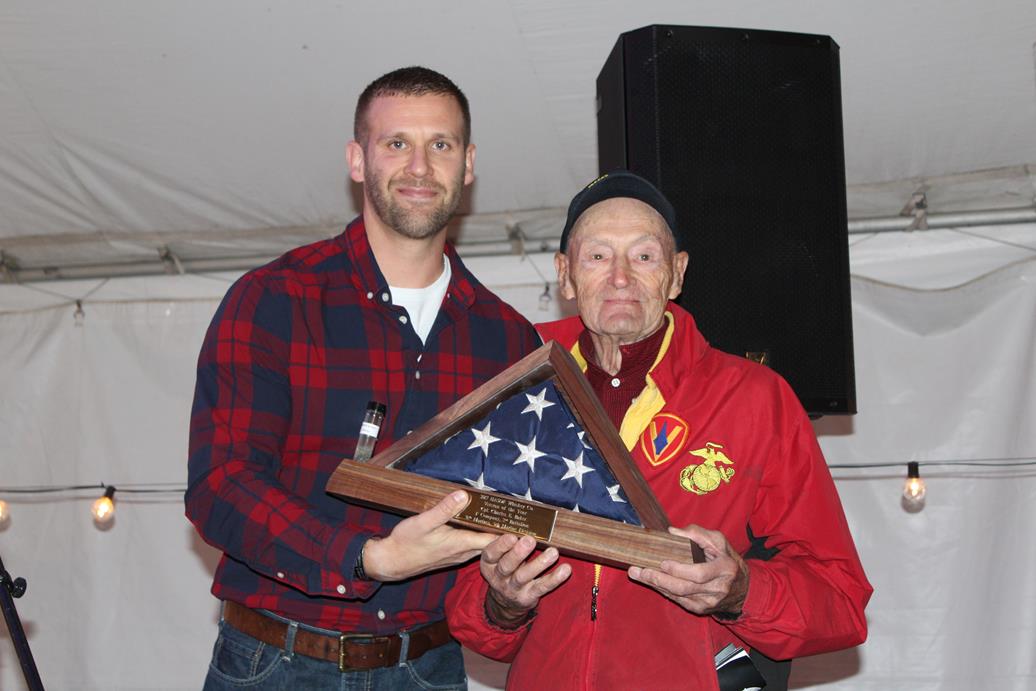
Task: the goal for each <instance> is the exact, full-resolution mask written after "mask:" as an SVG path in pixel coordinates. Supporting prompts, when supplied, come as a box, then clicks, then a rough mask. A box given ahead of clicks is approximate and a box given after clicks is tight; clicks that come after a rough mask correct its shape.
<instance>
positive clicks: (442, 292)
mask: <svg viewBox="0 0 1036 691" xmlns="http://www.w3.org/2000/svg"><path fill="white" fill-rule="evenodd" d="M451 274H452V270H451V269H450V260H449V259H447V258H446V255H445V254H444V255H442V273H441V274H440V275H439V278H437V279H435V281H433V282H432V284H431V285H429V286H426V287H424V288H397V287H396V286H393V285H390V286H389V291H390V292H391V293H392V304H393V305H399V306H400V307H402V308H404V309H405V310H406V313H407V315H408V316H409V317H410V324H411V326H413V327H414V331H416V332H417V335H418V337H419V338H420V339H421V343H424V342H425V339H427V338H428V332H429V331H431V330H432V325H433V324H435V318H436V317H437V316H438V314H439V307H441V306H442V299H443V298H444V297H446V289H447V288H448V287H449V285H450V275H451Z"/></svg>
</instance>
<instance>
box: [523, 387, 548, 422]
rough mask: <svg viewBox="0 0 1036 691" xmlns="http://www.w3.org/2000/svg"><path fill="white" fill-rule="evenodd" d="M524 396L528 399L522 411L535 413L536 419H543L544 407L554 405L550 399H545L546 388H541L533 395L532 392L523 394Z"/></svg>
mask: <svg viewBox="0 0 1036 691" xmlns="http://www.w3.org/2000/svg"><path fill="white" fill-rule="evenodd" d="M525 397H526V398H528V399H529V405H527V406H525V410H523V411H522V413H523V414H524V413H528V412H533V413H536V419H537V420H543V409H544V408H549V407H550V406H552V405H554V403H553V402H552V401H548V400H547V390H546V389H542V390H541V391H540V392H539V393H538V394H536V395H535V396H533V395H532V394H525Z"/></svg>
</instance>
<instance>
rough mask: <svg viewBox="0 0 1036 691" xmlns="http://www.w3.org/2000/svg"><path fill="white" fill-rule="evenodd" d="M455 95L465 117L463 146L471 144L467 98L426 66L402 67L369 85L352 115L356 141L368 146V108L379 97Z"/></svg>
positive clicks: (447, 79)
mask: <svg viewBox="0 0 1036 691" xmlns="http://www.w3.org/2000/svg"><path fill="white" fill-rule="evenodd" d="M428 94H432V95H437V96H452V97H453V98H454V99H455V100H456V101H457V105H459V106H460V112H461V113H462V114H463V115H464V145H465V146H467V145H468V142H470V141H471V110H470V109H469V108H468V98H467V96H465V95H464V92H463V91H461V90H460V87H458V86H457V85H456V84H454V83H453V82H452V81H450V79H449V78H448V77H447V76H446V75H443V74H439V73H438V72H436V71H435V70H430V69H428V68H427V67H420V66H417V65H414V66H412V67H401V68H399V69H398V70H393V71H391V72H389V73H388V74H384V75H382V76H380V77H378V78H377V79H375V80H374V81H373V82H371V83H370V84H368V85H367V88H366V89H364V90H363V93H362V94H360V98H359V99H357V101H356V113H355V115H354V116H353V138H354V139H356V141H358V142H360V144H363V145H366V143H367V135H368V129H367V109H368V108H369V107H370V103H371V101H373V100H374V99H375V98H377V97H378V96H426V95H428Z"/></svg>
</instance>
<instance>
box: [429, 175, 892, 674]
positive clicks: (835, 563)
mask: <svg viewBox="0 0 1036 691" xmlns="http://www.w3.org/2000/svg"><path fill="white" fill-rule="evenodd" d="M674 227H675V212H674V211H673V208H672V206H671V205H670V204H669V202H668V201H667V200H666V199H665V197H664V196H663V195H662V194H661V193H660V192H659V191H658V190H657V189H655V188H654V187H653V186H652V185H651V184H650V183H649V182H647V181H646V180H644V179H643V178H640V177H638V176H636V175H633V174H632V173H628V172H625V171H617V172H614V173H610V174H608V175H605V176H602V177H601V178H598V179H597V180H595V181H594V182H592V183H591V184H590V185H588V186H587V187H586V188H585V189H584V190H582V191H581V192H580V193H579V194H578V195H576V197H575V198H574V199H573V200H572V204H571V205H570V207H569V212H568V221H567V223H566V225H565V229H564V232H563V234H562V238H561V252H559V253H558V254H557V256H556V257H555V265H556V268H557V272H558V282H559V286H560V289H561V293H562V295H564V296H565V297H566V298H568V299H572V298H574V299H575V300H576V304H577V306H578V310H579V316H578V317H572V318H569V319H564V320H561V321H558V322H553V323H549V324H543V325H540V326H539V327H538V328H539V331H540V333H541V335H542V336H543V338H544V340H548V339H554V340H556V341H558V342H559V343H560V344H561V345H562V346H564V347H565V348H568V349H570V351H571V353H572V355H573V356H574V357H575V359H576V361H577V362H578V363H579V364H580V365H581V366H582V367H583V369H584V371H585V374H586V377H587V379H588V380H589V382H590V384H591V387H592V388H593V389H594V391H595V393H596V394H597V395H598V397H599V398H600V399H601V402H602V403H603V405H604V408H605V410H606V411H607V412H608V414H609V416H610V417H611V419H612V421H613V422H614V423H615V425H616V427H617V428H618V429H619V433H620V436H621V437H622V439H623V440H624V441H625V443H626V446H627V447H628V448H629V449H630V451H631V453H632V456H633V458H634V461H635V462H636V464H637V466H638V467H639V469H640V471H641V473H642V474H643V475H644V477H645V479H646V480H647V482H648V483H649V485H650V486H651V488H652V491H653V492H654V493H655V495H656V497H657V498H658V500H659V502H660V503H661V505H662V506H663V507H664V509H665V510H666V512H667V513H668V515H669V517H670V520H671V521H672V523H673V524H674V525H680V526H685V527H684V528H682V529H676V528H674V529H672V532H673V533H675V534H678V535H682V536H685V537H687V538H690V539H691V540H693V541H695V542H697V543H698V544H699V545H701V546H702V547H703V548H704V551H705V554H706V561H705V562H704V563H697V564H695V563H692V561H691V557H690V553H689V552H688V555H687V559H686V561H667V562H664V563H663V564H662V565H661V568H659V569H647V568H638V567H631V568H630V569H628V571H622V570H619V569H615V568H611V567H607V566H601V565H598V564H591V563H588V562H584V561H579V560H575V559H567V558H566V559H561V560H560V564H557V565H556V566H555V564H556V563H557V562H558V559H559V557H558V554H557V551H556V550H555V549H554V548H550V549H547V550H545V551H543V552H536V551H535V542H534V540H533V539H532V538H530V537H522V538H520V539H519V538H518V537H517V536H514V535H505V536H502V537H500V538H498V539H497V540H496V541H495V542H494V543H492V544H491V545H490V546H489V547H487V548H486V549H485V551H484V552H483V553H482V557H481V559H480V561H479V562H478V563H477V564H473V565H471V566H470V567H468V568H467V569H466V570H464V571H463V572H462V573H461V575H460V577H459V579H458V583H457V586H456V587H455V588H454V589H453V590H452V591H451V592H450V594H449V596H448V598H447V616H448V619H449V623H450V629H451V631H452V633H453V634H454V636H455V637H456V638H458V639H459V640H460V641H461V642H462V643H463V644H465V645H466V646H468V647H470V648H472V649H474V650H476V651H478V652H480V653H482V654H484V655H487V656H489V657H492V658H495V659H498V660H504V661H508V662H511V668H510V672H509V675H508V681H507V686H508V688H515V689H543V688H559V689H560V688H564V689H609V688H614V689H632V688H646V689H647V688H649V689H669V688H679V689H716V688H719V682H718V680H717V673H716V670H715V664H714V657H715V655H716V653H717V652H719V651H720V650H722V649H724V648H726V647H727V646H728V644H733V645H734V646H735V647H738V648H743V649H745V650H746V651H752V652H753V653H756V654H758V653H761V654H763V655H765V656H768V658H773V659H777V660H786V659H790V658H793V657H797V656H801V655H811V654H814V653H821V652H826V651H831V650H836V649H839V648H846V647H849V646H854V645H858V644H859V643H861V642H862V641H863V640H864V639H865V638H866V634H867V624H866V619H865V617H864V606H865V605H866V603H867V601H868V599H869V598H870V595H871V592H872V589H871V586H870V584H869V583H868V582H867V578H866V576H865V574H864V572H863V568H862V566H861V564H860V561H859V557H858V556H857V553H856V548H855V546H854V544H853V540H852V536H851V535H850V533H849V528H848V525H847V523H846V520H845V515H844V513H843V511H842V507H841V503H840V501H839V499H838V494H837V492H836V491H835V487H834V483H833V482H832V480H831V475H830V472H829V471H828V468H827V465H826V463H825V461H824V458H823V455H822V454H821V451H820V448H819V446H818V444H817V440H816V436H815V434H814V432H813V429H812V426H811V425H810V423H809V420H808V418H807V416H806V414H805V412H804V411H803V409H802V407H801V405H800V404H799V402H798V399H797V398H796V396H795V394H794V393H793V392H792V390H791V389H790V387H789V386H788V385H787V383H786V382H785V381H784V380H783V379H782V378H781V377H780V376H779V375H777V374H776V373H774V372H773V371H771V370H770V369H768V368H766V367H764V366H762V365H758V364H756V363H753V362H750V361H748V360H745V359H743V358H738V357H734V356H732V355H728V354H726V353H723V352H720V351H718V350H715V349H713V348H711V347H710V346H709V344H708V343H707V342H706V341H705V339H704V338H703V336H702V335H701V333H699V331H698V330H697V328H696V326H695V323H694V319H693V317H692V316H691V315H690V314H689V313H687V312H686V311H684V310H683V309H681V308H680V307H679V306H678V305H676V304H674V303H672V302H670V301H671V300H672V299H673V298H675V297H676V296H677V295H679V294H680V291H681V289H682V286H683V275H684V270H685V269H686V268H687V262H688V256H687V253H686V252H679V251H677V247H676V240H675V237H674V232H673V229H674ZM701 261H708V258H707V257H703V258H701ZM778 676H779V675H778ZM784 677H785V681H786V672H785V674H784ZM780 683H781V681H780V680H778V681H777V682H775V683H772V684H770V688H773V687H774V686H775V685H779V684H780ZM738 688H741V687H740V686H739V687H738Z"/></svg>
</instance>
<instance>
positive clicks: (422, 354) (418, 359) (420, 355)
mask: <svg viewBox="0 0 1036 691" xmlns="http://www.w3.org/2000/svg"><path fill="white" fill-rule="evenodd" d="M423 357H424V353H418V354H417V361H418V362H421V358H423Z"/></svg>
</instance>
